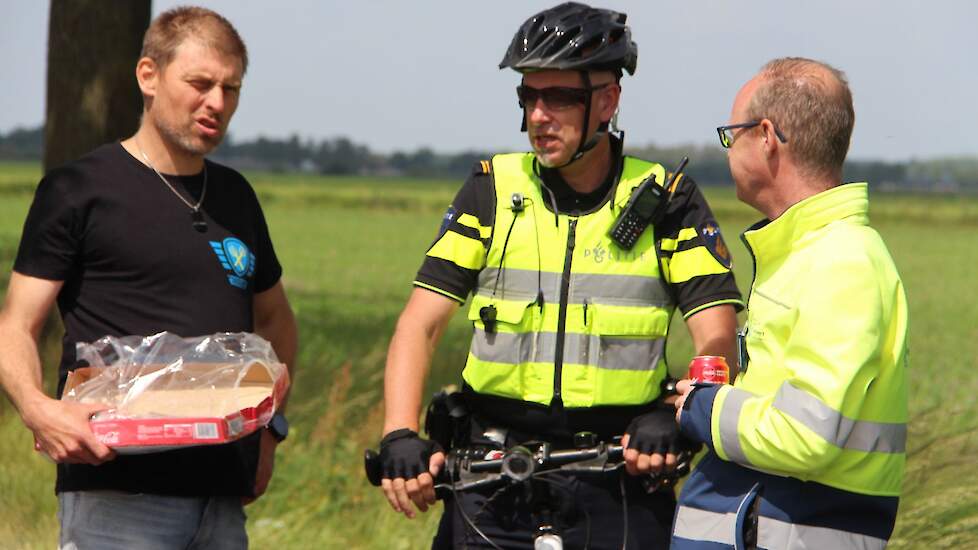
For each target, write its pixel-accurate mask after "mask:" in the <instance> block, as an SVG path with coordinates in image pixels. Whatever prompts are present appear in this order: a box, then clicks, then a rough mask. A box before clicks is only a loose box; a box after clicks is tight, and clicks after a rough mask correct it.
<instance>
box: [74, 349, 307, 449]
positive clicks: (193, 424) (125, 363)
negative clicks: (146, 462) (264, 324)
mask: <svg viewBox="0 0 978 550" xmlns="http://www.w3.org/2000/svg"><path fill="white" fill-rule="evenodd" d="M76 354H77V359H78V361H79V364H80V365H87V366H84V367H82V368H78V369H75V370H73V371H72V372H71V373H69V375H68V380H67V382H66V384H65V391H64V395H63V396H62V399H64V400H70V401H79V402H83V403H101V404H103V405H105V406H107V407H108V410H106V411H104V412H101V413H98V414H97V415H95V416H94V417H93V418H92V421H91V425H92V431H93V432H94V433H95V435H96V437H98V439H99V440H100V441H102V442H103V443H104V444H106V445H108V446H110V447H113V448H116V449H117V450H118V451H119V452H130V453H131V452H152V451H160V450H164V449H165V448H172V447H177V446H187V445H205V444H215V443H225V442H228V441H233V440H234V439H238V438H240V437H243V436H245V435H248V434H249V433H252V432H254V431H255V430H257V429H258V428H259V427H261V426H264V425H266V424H268V422H269V420H270V419H271V417H272V415H273V414H274V413H275V411H276V410H277V409H278V407H279V405H280V404H281V401H282V398H283V397H284V395H285V392H286V390H287V388H288V384H289V379H288V371H287V369H286V367H285V365H283V364H282V363H280V362H279V361H278V358H277V357H276V355H275V352H274V350H273V349H272V346H271V344H269V343H268V342H267V341H266V340H264V339H262V338H261V337H259V336H256V335H254V334H250V333H243V332H239V333H217V334H212V335H209V336H201V337H196V338H181V337H179V336H177V335H174V334H171V333H167V332H162V333H159V334H156V335H153V336H148V337H142V336H125V337H105V338H101V339H99V340H97V341H95V342H92V343H79V344H77V347H76Z"/></svg>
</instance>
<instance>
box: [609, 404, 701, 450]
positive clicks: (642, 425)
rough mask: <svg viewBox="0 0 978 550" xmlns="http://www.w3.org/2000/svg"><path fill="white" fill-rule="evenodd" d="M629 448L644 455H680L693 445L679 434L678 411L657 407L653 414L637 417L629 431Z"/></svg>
mask: <svg viewBox="0 0 978 550" xmlns="http://www.w3.org/2000/svg"><path fill="white" fill-rule="evenodd" d="M625 433H626V434H628V448H629V449H636V450H637V451H638V452H640V453H642V454H655V453H660V454H666V453H673V454H678V453H679V452H681V451H684V450H689V449H691V448H692V443H691V442H690V441H689V440H687V439H686V438H685V437H683V436H682V435H681V434H680V433H679V425H678V424H676V409H674V408H673V407H671V406H661V407H657V408H655V409H654V410H652V412H648V413H645V414H643V415H641V416H636V417H635V418H633V419H632V422H631V424H629V425H628V429H627V430H625Z"/></svg>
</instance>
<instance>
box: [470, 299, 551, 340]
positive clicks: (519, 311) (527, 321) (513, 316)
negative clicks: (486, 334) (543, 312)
mask: <svg viewBox="0 0 978 550" xmlns="http://www.w3.org/2000/svg"><path fill="white" fill-rule="evenodd" d="M489 306H492V307H494V308H495V310H496V313H495V315H496V331H502V332H527V331H532V330H535V328H536V327H535V324H536V323H535V320H536V319H537V318H539V315H538V314H537V312H538V311H539V309H538V308H537V307H536V299H535V298H534V299H530V300H500V299H498V298H496V299H492V298H490V297H489V296H480V295H478V294H477V295H475V296H473V297H472V305H471V306H470V307H469V314H468V318H469V320H470V321H473V322H474V323H475V326H476V328H480V329H483V330H485V328H486V327H485V325H484V324H483V322H482V318H481V315H480V311H481V310H482V308H484V307H489Z"/></svg>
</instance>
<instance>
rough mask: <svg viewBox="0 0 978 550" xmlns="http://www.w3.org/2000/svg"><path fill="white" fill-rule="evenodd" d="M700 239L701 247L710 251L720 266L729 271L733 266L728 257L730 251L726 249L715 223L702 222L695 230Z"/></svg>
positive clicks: (730, 258)
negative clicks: (701, 240) (701, 239)
mask: <svg viewBox="0 0 978 550" xmlns="http://www.w3.org/2000/svg"><path fill="white" fill-rule="evenodd" d="M697 231H698V232H699V234H700V237H702V238H703V246H705V247H706V249H707V250H709V251H710V254H711V255H712V256H713V257H714V258H715V259H716V261H718V262H720V265H722V266H723V267H725V268H727V269H730V268H731V266H732V265H733V258H732V257H731V256H730V249H729V248H727V243H725V242H724V241H723V235H722V234H721V233H720V226H719V225H718V224H717V222H715V221H713V220H710V221H706V222H703V223H701V224H700V225H699V227H698V228H697Z"/></svg>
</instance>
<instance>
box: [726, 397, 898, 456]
mask: <svg viewBox="0 0 978 550" xmlns="http://www.w3.org/2000/svg"><path fill="white" fill-rule="evenodd" d="M751 397H754V394H752V393H750V392H748V391H745V390H741V389H739V388H730V390H729V394H728V395H727V397H726V399H725V400H724V403H723V410H722V411H721V413H720V444H721V445H722V446H723V451H724V452H725V453H726V455H727V456H728V457H729V458H730V460H733V461H734V462H737V463H740V464H746V465H749V464H750V462H749V461H748V460H747V457H746V456H745V455H744V452H743V449H742V448H741V445H740V435H739V434H738V430H737V426H738V424H739V423H740V413H741V410H742V409H743V407H744V402H745V401H746V400H747V399H749V398H751ZM772 406H773V407H774V408H775V409H778V410H779V411H781V412H783V413H785V414H786V415H788V416H790V417H791V418H793V419H794V420H795V421H797V422H798V423H800V424H802V425H803V426H805V427H806V428H808V429H809V430H811V431H813V432H815V433H816V434H818V436H819V437H821V438H822V439H824V440H826V441H827V442H829V443H830V444H832V445H835V446H836V447H839V448H841V449H846V450H849V451H863V452H868V453H902V452H905V449H906V442H907V425H906V424H904V423H896V422H892V423H891V422H873V421H870V420H853V419H851V418H848V417H846V416H843V415H842V413H840V412H839V411H836V410H835V409H833V408H831V407H829V406H828V405H826V404H825V403H823V402H822V401H821V400H820V399H819V398H817V397H815V396H814V395H812V394H810V393H808V392H806V391H803V390H799V389H798V388H796V387H794V386H792V385H791V384H789V383H788V382H785V383H783V384H781V387H780V388H779V389H778V393H777V395H775V397H774V402H773V403H772Z"/></svg>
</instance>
